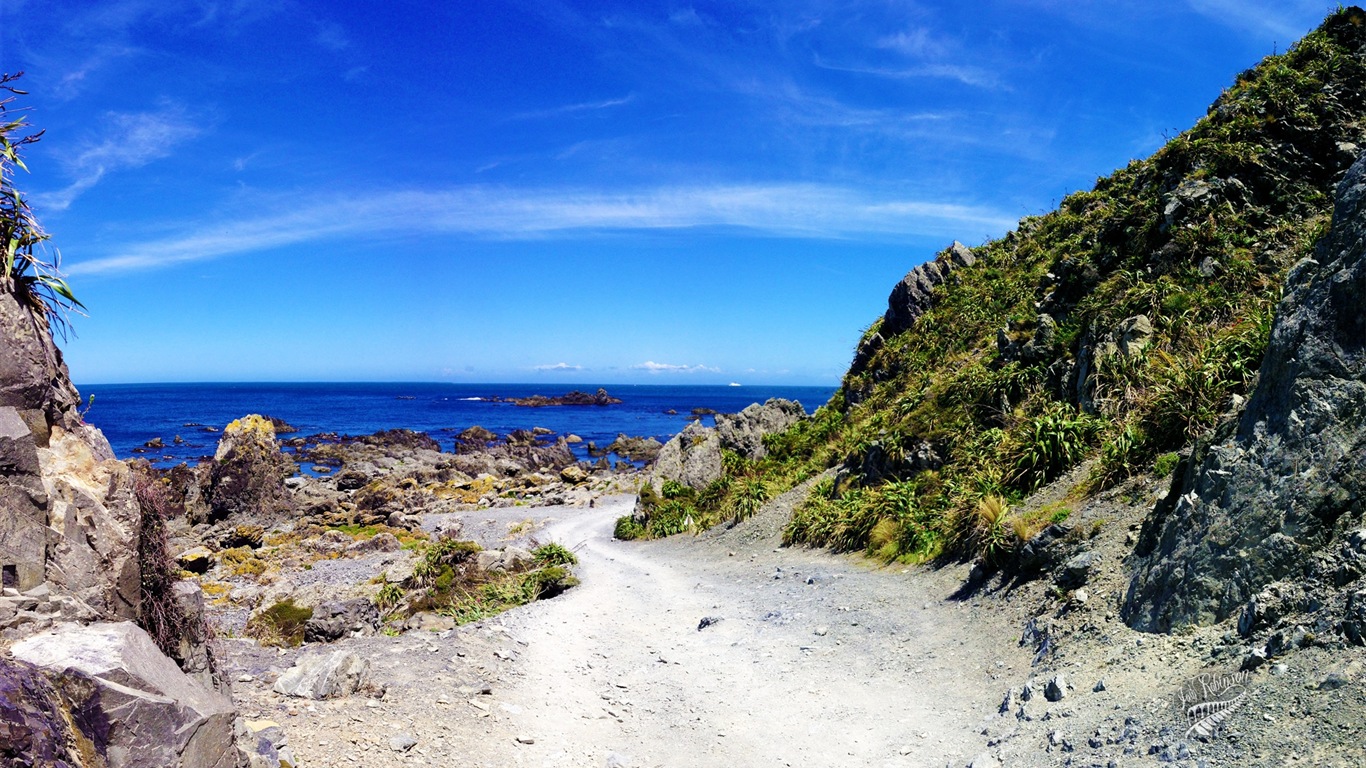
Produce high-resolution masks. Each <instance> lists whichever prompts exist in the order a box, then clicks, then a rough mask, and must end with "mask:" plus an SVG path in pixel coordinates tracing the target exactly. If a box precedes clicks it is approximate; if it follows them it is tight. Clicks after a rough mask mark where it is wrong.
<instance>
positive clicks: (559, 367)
mask: <svg viewBox="0 0 1366 768" xmlns="http://www.w3.org/2000/svg"><path fill="white" fill-rule="evenodd" d="M531 370H533V371H543V372H555V371H582V370H586V369H585V368H584V367H583V366H582V365H570V364H569V363H552V364H550V365H537V366H533V367H532V369H531Z"/></svg>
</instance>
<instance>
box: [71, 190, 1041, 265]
mask: <svg viewBox="0 0 1366 768" xmlns="http://www.w3.org/2000/svg"><path fill="white" fill-rule="evenodd" d="M269 207H270V208H271V209H272V210H276V211H287V212H286V213H276V214H271V215H262V216H244V217H241V218H237V219H232V220H224V221H220V222H218V223H216V224H212V225H204V226H200V227H196V228H192V229H190V230H188V231H186V232H184V233H183V234H181V235H180V236H176V237H170V238H167V239H161V240H152V241H148V242H143V243H136V244H132V245H130V246H128V247H126V248H125V249H124V250H121V251H119V252H117V253H114V254H111V255H109V256H105V257H100V258H92V259H86V260H79V259H80V257H79V255H77V254H72V253H70V252H68V257H72V256H74V257H75V258H72V259H71V260H70V261H68V266H69V269H68V271H69V272H70V273H71V274H90V273H96V272H117V271H126V270H134V269H146V268H151V267H159V266H165V265H169V264H177V263H182V262H190V261H199V260H204V259H211V258H216V257H221V256H227V255H231V254H238V253H251V252H259V251H264V250H268V249H271V248H278V247H283V246H289V245H296V244H299V243H307V242H318V241H326V240H331V239H336V238H340V237H345V236H357V235H360V236H367V237H369V236H377V235H381V234H387V233H393V232H402V233H405V234H406V233H429V234H449V235H455V236H469V237H480V238H493V239H505V240H518V239H544V238H549V237H567V236H583V235H588V234H593V233H601V232H612V231H647V230H653V231H659V230H681V229H689V228H704V227H710V228H731V229H738V230H742V231H749V232H752V233H755V234H761V235H766V236H777V237H788V238H811V239H846V238H850V237H884V236H906V235H932V236H940V237H945V238H952V237H957V238H960V239H964V238H972V237H978V236H986V235H989V234H999V233H1000V232H1002V231H1004V230H1007V229H1009V228H1010V227H1012V226H1014V224H1015V220H1016V218H1015V217H1012V216H1009V215H1007V214H1005V213H1003V212H1001V211H998V210H994V209H990V208H985V207H981V206H975V205H969V204H960V203H948V202H938V201H931V200H915V199H903V198H897V197H877V196H874V195H871V194H869V193H867V192H865V191H862V190H857V189H850V188H845V187H837V186H827V185H819V184H749V185H743V184H737V185H722V186H680V187H659V188H653V189H642V190H636V191H629V192H602V191H593V190H581V189H580V190H572V189H539V190H530V191H527V190H513V189H505V188H499V187H485V186H470V187H459V188H453V189H447V190H441V191H389V192H377V193H373V194H363V195H362V194H357V195H352V196H345V197H334V198H329V199H320V200H318V199H315V200H311V201H309V200H279V201H276V202H275V203H273V204H272V205H270V206H269Z"/></svg>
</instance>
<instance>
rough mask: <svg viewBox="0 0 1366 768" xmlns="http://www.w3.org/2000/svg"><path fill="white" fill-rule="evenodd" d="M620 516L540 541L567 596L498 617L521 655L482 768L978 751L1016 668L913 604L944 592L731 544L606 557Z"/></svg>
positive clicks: (938, 600)
mask: <svg viewBox="0 0 1366 768" xmlns="http://www.w3.org/2000/svg"><path fill="white" fill-rule="evenodd" d="M631 502H632V499H631V498H629V497H619V498H615V499H607V500H604V501H603V502H600V503H599V505H598V507H597V508H596V509H591V510H586V511H584V512H583V513H582V514H579V515H575V516H570V517H566V518H564V519H562V520H559V521H558V522H556V523H554V524H552V526H551V527H550V528H549V529H548V530H547V532H546V533H547V534H548V536H549V537H550V538H553V539H554V540H556V541H559V542H561V543H563V544H565V545H567V546H570V547H571V548H573V549H574V550H575V551H576V552H577V554H578V556H579V558H580V560H581V565H580V567H579V573H580V575H581V578H582V580H583V586H581V587H580V588H578V589H575V590H572V591H571V592H569V593H568V594H566V595H564V596H562V597H560V598H557V599H555V600H551V601H546V602H542V603H537V604H535V605H533V606H530V607H529V608H526V609H522V610H519V611H514V612H512V613H510V614H507V615H505V616H504V617H502V618H501V620H500V621H501V623H502V624H503V625H504V626H506V627H507V628H508V629H509V630H511V632H512V634H513V636H514V637H515V638H518V639H519V640H521V641H523V642H525V643H526V646H525V648H524V649H523V652H522V654H521V658H520V659H519V661H518V663H517V665H516V669H517V677H515V678H513V679H512V681H511V685H510V687H508V689H507V690H506V691H504V692H503V693H502V694H501V695H500V696H499V698H500V699H501V700H503V701H504V702H506V703H507V704H509V705H511V706H509V707H505V708H504V709H505V711H511V712H513V713H515V714H514V716H513V717H512V718H510V722H509V723H508V725H509V727H510V728H511V729H512V731H513V732H514V733H513V734H512V738H509V739H503V740H501V744H502V745H506V749H505V750H499V749H495V750H494V752H495V754H490V755H488V756H487V757H486V760H488V761H490V762H491V763H492V764H518V765H547V766H549V765H554V766H565V765H587V766H603V765H613V764H616V765H633V766H656V765H658V766H723V765H744V766H763V765H775V766H788V765H790V766H851V765H861V766H862V765H867V766H931V765H944V764H946V763H947V762H949V761H950V760H951V759H953V760H959V761H962V762H966V761H967V760H968V759H970V758H971V757H972V756H973V754H974V752H976V751H980V750H981V749H982V748H983V745H984V742H985V738H984V737H983V736H982V735H981V734H980V732H981V731H982V729H983V728H984V727H985V726H986V725H989V724H993V723H994V722H996V718H995V717H994V714H995V706H996V705H998V704H999V700H1000V695H1001V691H1002V690H1003V689H1004V688H1006V687H1009V682H1005V681H1008V680H1011V679H1013V678H1015V677H1018V674H1016V673H1018V672H1020V671H1022V670H1023V669H1024V668H1025V666H1026V665H1027V663H1028V662H1027V660H1026V659H1025V658H1024V656H1023V652H1022V651H1020V650H1019V649H1018V648H1017V647H1016V644H1015V643H1014V642H1013V638H1009V637H1006V636H1004V635H1003V632H1000V631H994V630H993V629H992V627H993V626H994V625H996V624H998V623H999V622H994V621H989V620H979V621H974V620H973V614H974V612H975V610H976V609H974V608H973V606H971V605H965V604H960V603H953V602H947V603H946V602H945V601H944V597H945V595H943V594H931V593H929V592H928V591H927V587H929V588H933V586H934V582H937V581H942V582H944V583H945V584H949V583H952V580H949V579H943V580H935V579H928V580H927V579H925V578H923V574H922V578H920V579H915V580H913V579H911V578H908V577H906V576H903V575H901V574H900V573H897V572H891V573H888V572H886V571H881V572H875V571H874V570H873V569H872V568H871V567H870V566H869V565H868V564H867V563H865V562H862V561H857V560H853V559H847V558H838V557H833V556H830V555H828V554H823V553H816V552H810V551H805V550H789V549H782V550H775V548H774V545H775V544H776V542H774V541H764V540H762V538H761V540H760V541H759V542H754V543H752V544H750V545H749V546H747V547H744V545H741V544H740V543H739V542H740V541H741V539H742V536H741V535H740V533H739V532H735V533H734V534H727V535H720V536H716V537H711V538H708V539H690V538H688V537H684V538H679V539H674V540H668V541H658V542H643V543H636V542H621V541H616V540H614V539H613V538H612V535H611V533H612V523H613V521H614V520H615V519H616V518H617V517H618V516H620V515H622V514H625V513H626V512H628V511H629V509H630V504H631ZM738 547H743V548H738ZM926 581H929V582H931V584H928V585H927V584H926V583H925V582H926ZM704 620H709V621H714V623H711V624H710V625H709V626H705V627H703V628H701V629H699V625H700V624H701V623H702V622H703V621H704ZM518 737H521V739H522V742H525V741H531V742H533V743H531V744H526V743H521V742H518V741H517V738H518ZM498 743H499V740H495V741H494V742H492V743H490V744H489V746H491V747H497V746H498ZM959 764H962V763H961V762H960V763H959Z"/></svg>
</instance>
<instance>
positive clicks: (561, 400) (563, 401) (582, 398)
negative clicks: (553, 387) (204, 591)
mask: <svg viewBox="0 0 1366 768" xmlns="http://www.w3.org/2000/svg"><path fill="white" fill-rule="evenodd" d="M506 402H510V403H512V404H513V405H520V406H522V407H524V408H544V407H546V406H552V405H599V406H602V405H618V404H620V403H621V398H619V397H612V396H611V395H609V394H607V390H605V389H601V388H600V389H598V391H597V392H595V393H593V394H591V395H590V394H588V393H587V392H580V391H578V390H577V389H576V390H573V391H571V392H568V393H566V394H563V395H560V396H558V397H546V396H545V395H532V396H531V397H514V398H510V399H508V400H507V401H506Z"/></svg>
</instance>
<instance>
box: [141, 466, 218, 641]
mask: <svg viewBox="0 0 1366 768" xmlns="http://www.w3.org/2000/svg"><path fill="white" fill-rule="evenodd" d="M133 495H134V497H135V498H136V499H137V502H138V509H139V511H140V515H139V517H138V565H139V569H140V575H141V580H140V582H139V587H140V588H139V598H140V600H139V603H138V617H137V618H138V622H137V623H138V626H140V627H142V628H143V629H145V630H147V634H148V635H151V637H152V640H153V641H155V642H156V644H157V647H158V648H160V649H161V651H162V653H165V654H166V655H167V656H170V657H171V658H173V659H176V660H177V661H179V662H182V663H183V662H184V661H185V660H186V658H187V650H188V648H190V647H192V646H195V645H199V644H200V643H203V642H204V641H205V640H208V639H209V638H210V637H211V636H212V634H213V633H212V630H211V629H210V628H209V625H208V624H207V623H206V622H205V620H204V617H203V615H191V614H189V613H187V612H186V611H185V608H184V607H183V606H182V605H181V604H180V603H179V602H178V601H177V600H176V597H175V584H176V582H177V581H178V580H179V579H178V571H179V569H178V568H177V567H176V563H175V559H174V558H172V557H171V553H170V551H169V550H168V549H167V546H166V518H167V514H168V503H167V501H166V492H165V489H164V488H163V487H162V485H161V483H160V482H158V481H157V479H156V477H155V476H154V475H153V474H152V471H151V466H150V465H148V464H147V463H146V462H139V463H137V464H136V465H135V466H134V467H133Z"/></svg>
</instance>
